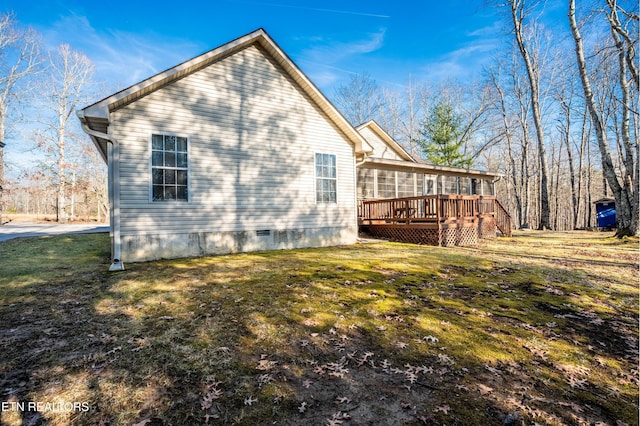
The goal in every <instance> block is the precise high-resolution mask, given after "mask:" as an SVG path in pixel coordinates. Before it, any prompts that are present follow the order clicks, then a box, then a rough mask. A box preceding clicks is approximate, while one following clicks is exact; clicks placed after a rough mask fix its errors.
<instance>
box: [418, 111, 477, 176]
mask: <svg viewBox="0 0 640 426" xmlns="http://www.w3.org/2000/svg"><path fill="white" fill-rule="evenodd" d="M420 134H421V135H422V138H421V139H420V140H418V141H417V143H418V146H420V147H421V149H422V152H423V155H424V157H425V158H426V159H427V160H428V161H429V162H431V163H433V164H435V165H439V166H447V167H461V168H469V167H471V164H472V162H473V160H472V159H471V157H469V156H466V155H464V154H463V153H462V152H461V150H462V149H463V148H464V146H465V144H466V142H467V141H466V138H465V137H464V132H463V130H462V119H461V117H460V115H459V114H457V113H456V111H455V110H454V108H453V106H452V105H451V104H450V103H449V102H447V101H446V100H441V101H438V102H436V103H435V104H434V105H433V107H432V108H431V109H430V111H429V114H428V115H427V117H426V119H425V120H424V122H423V123H422V129H421V130H420Z"/></svg>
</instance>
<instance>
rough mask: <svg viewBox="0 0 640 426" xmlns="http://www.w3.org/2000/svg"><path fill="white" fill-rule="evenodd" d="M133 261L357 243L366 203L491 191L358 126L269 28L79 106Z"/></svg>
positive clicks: (120, 251) (116, 256)
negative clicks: (106, 172)
mask: <svg viewBox="0 0 640 426" xmlns="http://www.w3.org/2000/svg"><path fill="white" fill-rule="evenodd" d="M77 114H78V117H79V119H80V121H81V123H82V126H83V129H84V130H85V132H86V133H87V134H89V136H90V137H91V139H92V140H93V142H94V144H95V145H96V147H97V148H98V150H99V152H100V154H101V155H102V157H103V158H104V160H105V161H106V162H107V164H108V170H109V179H108V180H109V201H110V206H111V244H112V247H111V248H112V256H113V264H112V266H111V269H112V270H118V269H122V268H123V262H124V261H126V262H135V261H144V260H152V259H160V258H175V257H190V256H200V255H207V254H220V253H231V252H243V251H254V250H266V249H283V248H299V247H319V246H329V245H342V244H350V243H354V242H355V241H356V238H357V234H358V216H357V215H358V207H357V206H358V205H359V203H360V202H361V201H362V200H364V199H370V198H376V199H381V198H382V199H385V198H398V197H410V196H421V195H432V194H480V195H483V194H484V195H492V194H493V180H494V179H495V177H496V175H494V174H490V173H485V172H480V171H473V170H462V169H454V168H447V167H438V166H433V165H429V164H424V163H422V162H420V161H417V160H415V159H414V158H413V157H412V156H411V155H409V154H408V153H407V152H406V151H405V150H404V149H403V148H402V147H401V146H400V145H399V144H398V143H397V142H395V141H394V140H393V138H392V137H391V136H389V135H388V134H387V133H386V132H385V131H384V130H383V129H382V128H381V127H380V126H379V125H378V124H377V123H376V122H374V121H370V122H367V123H365V124H363V125H361V126H359V127H357V128H354V127H353V126H352V125H351V124H350V123H349V122H348V121H347V120H346V119H345V118H344V117H343V115H342V114H340V112H339V111H338V110H337V109H336V108H335V107H334V106H333V105H332V104H331V102H329V101H328V100H327V98H326V97H325V96H324V95H323V94H322V93H321V92H320V91H319V90H318V89H317V88H316V87H315V85H314V84H313V83H312V82H311V81H310V80H309V78H308V77H306V76H305V75H304V73H302V71H300V69H299V68H298V67H297V66H296V65H295V64H294V63H293V62H292V61H291V60H290V59H289V57H287V55H286V54H285V53H284V52H283V51H282V50H281V49H280V47H278V45H277V44H276V43H275V42H274V41H273V40H272V39H271V38H270V37H269V36H268V35H267V33H266V32H265V31H264V30H262V29H259V30H257V31H254V32H252V33H250V34H247V35H245V36H243V37H240V38H238V39H236V40H233V41H231V42H229V43H227V44H225V45H223V46H220V47H218V48H216V49H213V50H211V51H209V52H207V53H204V54H203V55H200V56H197V57H195V58H193V59H191V60H189V61H186V62H184V63H182V64H179V65H177V66H175V67H173V68H170V69H168V70H166V71H164V72H161V73H159V74H157V75H155V76H153V77H151V78H149V79H147V80H144V81H142V82H140V83H138V84H136V85H134V86H131V87H129V88H127V89H125V90H123V91H121V92H118V93H116V94H113V95H111V96H109V97H107V98H105V99H103V100H101V101H99V102H96V103H95V104H93V105H90V106H88V107H86V108H84V109H82V110H80V111H78V113H77Z"/></svg>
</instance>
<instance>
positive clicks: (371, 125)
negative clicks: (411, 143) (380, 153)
mask: <svg viewBox="0 0 640 426" xmlns="http://www.w3.org/2000/svg"><path fill="white" fill-rule="evenodd" d="M364 128H368V129H370V130H371V131H372V132H374V133H375V134H376V135H377V136H378V137H379V138H380V139H382V141H383V142H384V143H386V144H387V145H388V146H389V148H391V149H392V150H393V151H394V152H395V153H396V154H398V155H399V156H400V158H403V159H405V160H407V161H411V162H415V161H416V160H415V159H414V158H413V157H412V156H411V155H410V154H409V153H408V152H407V151H406V150H405V149H404V148H403V147H402V146H401V145H400V144H399V143H398V142H396V140H395V139H393V138H392V137H391V135H390V134H389V133H387V132H386V131H385V130H384V129H383V128H382V127H381V126H380V125H379V124H378V123H377V122H376V121H375V120H369V121H367V122H366V123H363V124H361V125H359V126H358V127H356V129H357V130H358V131H359V132H360V131H361V130H362V129H364Z"/></svg>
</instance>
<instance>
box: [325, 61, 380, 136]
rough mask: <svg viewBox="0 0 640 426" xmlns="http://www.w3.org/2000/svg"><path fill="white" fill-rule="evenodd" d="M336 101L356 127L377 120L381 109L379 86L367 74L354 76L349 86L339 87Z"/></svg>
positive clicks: (335, 97)
mask: <svg viewBox="0 0 640 426" xmlns="http://www.w3.org/2000/svg"><path fill="white" fill-rule="evenodd" d="M334 100H335V102H336V105H337V107H338V109H339V110H340V111H341V112H342V113H343V114H344V116H345V117H346V118H347V120H349V122H351V124H353V125H354V126H357V125H360V124H363V123H365V122H367V121H369V120H371V119H374V118H376V117H377V115H378V110H379V109H380V92H379V89H378V84H377V83H376V81H375V80H373V79H372V78H371V76H369V74H367V73H359V74H354V75H352V76H351V79H350V80H349V84H348V85H340V86H339V87H338V89H337V90H336V93H335V96H334Z"/></svg>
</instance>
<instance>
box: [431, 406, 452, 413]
mask: <svg viewBox="0 0 640 426" xmlns="http://www.w3.org/2000/svg"><path fill="white" fill-rule="evenodd" d="M449 410H451V407H449V406H448V405H446V404H445V405H440V406H438V407H436V408H434V410H433V412H434V413H437V412H442V413H444V414H449Z"/></svg>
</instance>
